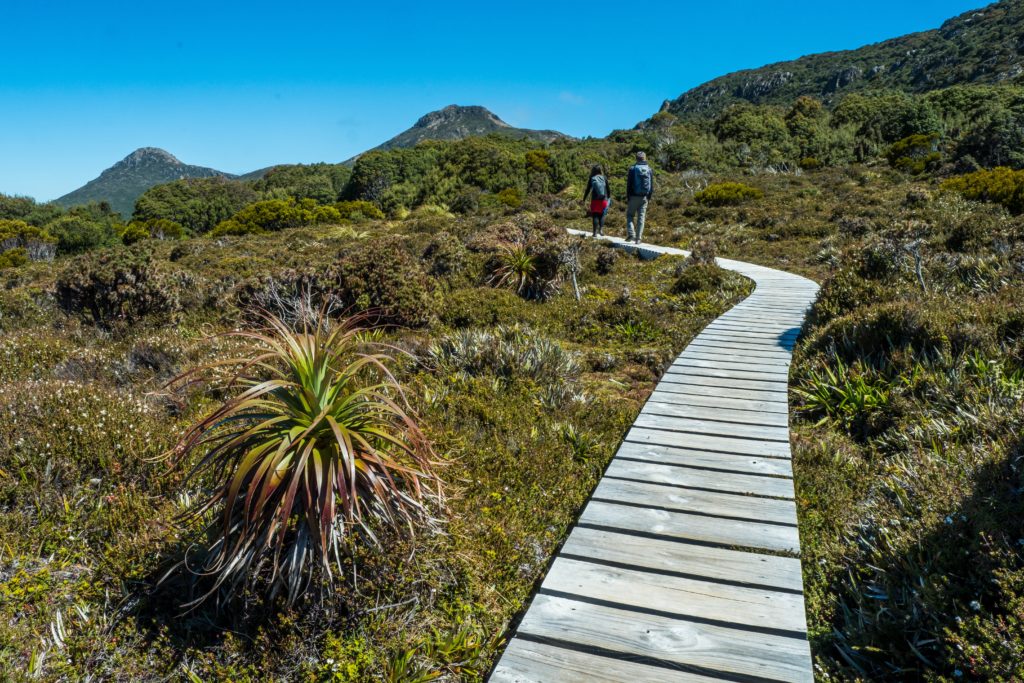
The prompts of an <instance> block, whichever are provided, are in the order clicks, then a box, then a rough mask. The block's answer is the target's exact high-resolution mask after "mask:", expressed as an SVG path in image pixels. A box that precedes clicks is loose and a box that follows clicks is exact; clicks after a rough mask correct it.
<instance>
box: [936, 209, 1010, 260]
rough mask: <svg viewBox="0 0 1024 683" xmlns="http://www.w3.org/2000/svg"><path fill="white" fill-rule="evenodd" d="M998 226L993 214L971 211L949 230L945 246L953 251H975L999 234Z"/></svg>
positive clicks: (989, 242)
mask: <svg viewBox="0 0 1024 683" xmlns="http://www.w3.org/2000/svg"><path fill="white" fill-rule="evenodd" d="M999 227H1000V226H999V222H998V220H996V219H995V217H994V216H991V215H986V214H984V213H980V212H975V213H971V214H969V215H967V216H966V217H964V218H963V219H962V220H960V221H958V222H957V223H956V224H955V225H954V226H953V228H952V230H950V232H949V236H948V237H947V238H946V247H947V248H949V249H952V250H953V251H977V250H979V249H981V248H982V247H985V246H987V245H989V244H991V243H992V241H993V240H994V239H995V238H996V237H997V236H998V235H999Z"/></svg>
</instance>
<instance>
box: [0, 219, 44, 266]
mask: <svg viewBox="0 0 1024 683" xmlns="http://www.w3.org/2000/svg"><path fill="white" fill-rule="evenodd" d="M56 249H57V239H56V238H55V237H52V236H51V235H50V234H49V233H48V232H47V231H46V230H43V229H42V228H37V227H35V226H34V225H29V224H28V223H26V222H24V221H20V220H0V254H5V253H6V252H10V251H11V250H20V254H21V256H14V255H11V256H10V257H9V259H10V260H12V261H13V260H19V259H20V258H22V257H24V259H25V261H26V262H27V261H52V260H53V257H54V254H55V253H56Z"/></svg>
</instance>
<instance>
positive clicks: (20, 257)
mask: <svg viewBox="0 0 1024 683" xmlns="http://www.w3.org/2000/svg"><path fill="white" fill-rule="evenodd" d="M28 262H29V258H28V252H26V251H25V248H24V247H15V248H14V249H8V250H7V251H5V252H2V253H0V270H2V269H4V268H17V267H18V266H23V265H25V264H26V263H28Z"/></svg>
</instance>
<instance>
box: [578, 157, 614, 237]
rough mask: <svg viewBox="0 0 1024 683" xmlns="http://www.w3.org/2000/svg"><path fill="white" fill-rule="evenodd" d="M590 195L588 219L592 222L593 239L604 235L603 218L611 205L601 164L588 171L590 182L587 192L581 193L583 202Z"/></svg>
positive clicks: (606, 178) (606, 180) (606, 177)
mask: <svg viewBox="0 0 1024 683" xmlns="http://www.w3.org/2000/svg"><path fill="white" fill-rule="evenodd" d="M587 195H590V211H589V212H588V213H589V214H590V218H591V219H592V220H593V221H594V237H598V236H601V235H604V217H605V216H606V215H607V214H608V207H609V206H610V205H611V203H612V200H611V193H610V192H609V191H608V176H606V175H605V174H604V169H603V168H601V164H595V165H594V167H593V168H591V169H590V180H589V181H588V182H587V190H586V192H584V193H583V201H584V202H586V201H587Z"/></svg>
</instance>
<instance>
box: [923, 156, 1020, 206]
mask: <svg viewBox="0 0 1024 683" xmlns="http://www.w3.org/2000/svg"><path fill="white" fill-rule="evenodd" d="M942 189H943V190H946V191H949V192H956V193H958V194H961V195H963V196H964V197H966V198H967V199H973V200H977V201H986V202H994V203H996V204H1001V205H1002V206H1004V207H1006V208H1007V209H1008V210H1009V211H1010V212H1011V213H1014V214H1020V213H1024V171H1014V170H1013V169H1010V168H1006V167H1002V166H1001V167H999V168H994V169H992V170H991V171H976V172H974V173H968V174H966V175H962V176H960V177H959V178H950V179H949V180H947V181H945V182H943V183H942Z"/></svg>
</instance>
